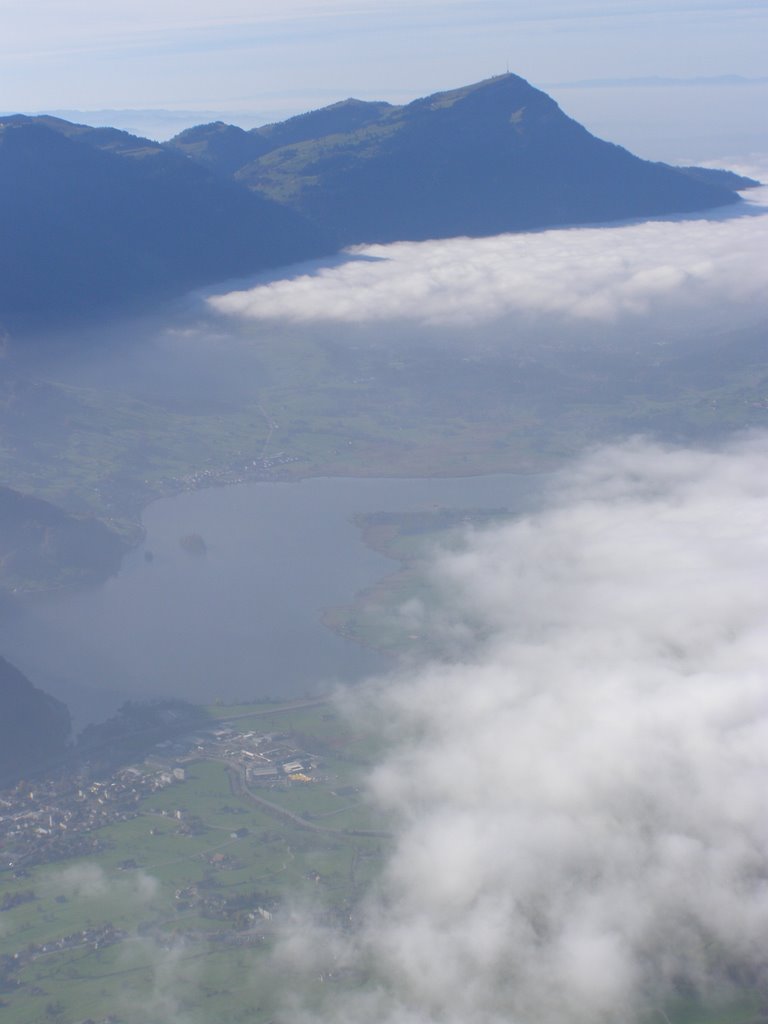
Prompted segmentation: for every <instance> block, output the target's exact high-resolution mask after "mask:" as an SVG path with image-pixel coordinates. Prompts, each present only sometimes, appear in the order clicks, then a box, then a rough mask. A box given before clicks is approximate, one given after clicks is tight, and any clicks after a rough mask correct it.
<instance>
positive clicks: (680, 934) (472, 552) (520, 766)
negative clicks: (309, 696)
mask: <svg viewBox="0 0 768 1024" xmlns="http://www.w3.org/2000/svg"><path fill="white" fill-rule="evenodd" d="M767 523H768V437H766V436H765V435H761V436H755V437H751V438H747V439H743V440H741V441H739V442H738V443H734V444H732V445H730V446H729V447H728V448H725V449H721V450H718V451H690V450H673V449H665V448H661V447H659V446H656V445H652V444H649V443H645V442H642V441H635V442H633V443H631V444H629V445H624V446H618V447H610V448H606V449H603V450H601V451H597V452H596V453H594V454H592V455H590V456H589V457H586V458H584V459H582V460H581V461H580V462H578V463H577V464H576V465H575V466H573V467H572V468H571V469H570V470H569V471H567V472H565V473H563V474H560V475H559V476H558V477H557V478H556V481H555V483H554V485H553V487H552V490H551V493H550V496H549V500H548V502H547V505H546V507H545V508H544V509H543V510H542V511H540V512H539V513H537V514H534V515H530V516H528V517H526V518H523V519H520V520H518V521H515V522H512V523H510V524H508V525H504V526H502V527H496V528H492V529H489V530H487V531H480V532H476V533H474V534H470V535H469V537H468V541H467V544H466V547H465V548H464V549H463V550H460V551H454V552H447V553H444V554H443V555H442V556H440V557H439V558H438V559H437V560H436V562H435V565H434V570H433V577H432V579H433V585H434V587H435V590H436V592H437V594H438V596H439V598H440V600H439V602H438V604H439V605H440V607H441V608H442V609H443V611H442V612H441V621H440V622H439V623H434V622H433V623H432V624H431V625H432V628H438V627H439V628H441V629H443V630H445V631H446V633H448V634H449V633H450V632H451V631H452V630H457V631H460V632H461V631H464V632H465V633H466V634H467V635H473V636H474V637H475V640H474V642H473V643H472V644H471V645H470V646H469V647H467V646H466V644H465V650H464V654H463V656H462V657H461V658H460V659H457V660H454V661H452V662H448V663H434V664H431V665H428V666H426V667H425V668H423V669H420V670H412V671H407V672H403V673H402V675H401V676H400V677H399V678H396V679H394V680H388V681H386V683H385V684H383V685H381V686H377V687H373V688H372V689H369V690H368V691H366V692H365V694H364V696H362V697H361V695H360V693H359V692H358V693H357V694H354V693H353V694H351V695H349V696H348V700H349V702H350V704H351V707H352V713H353V714H355V713H357V714H360V715H361V718H362V719H365V718H366V717H367V716H369V715H370V714H371V713H372V712H373V714H374V715H375V717H376V719H377V720H378V721H383V722H386V723H387V726H386V727H387V730H388V732H389V736H390V739H391V741H392V744H393V747H392V752H391V753H390V754H389V756H387V757H386V758H385V759H384V760H383V762H382V763H381V764H380V765H379V766H378V768H377V769H376V770H375V771H374V773H373V775H372V778H371V782H370V785H371V791H372V794H373V797H374V799H375V800H377V801H378V803H379V804H380V806H382V807H384V808H386V809H387V810H388V811H390V812H391V813H392V814H393V815H394V817H395V819H396V821H397V822H398V823H399V825H398V839H397V842H396V848H395V851H394V854H393V856H392V857H391V860H390V861H389V864H388V866H387V868H386V871H385V874H384V877H383V879H382V880H381V883H380V886H379V887H378V889H377V891H376V892H375V893H374V894H373V895H372V896H371V898H370V899H369V901H368V902H367V904H366V906H365V907H364V909H363V912H362V915H361V919H360V921H359V923H358V924H357V926H356V927H355V929H354V931H353V934H352V937H351V938H350V937H349V936H348V935H347V934H343V933H339V932H334V931H331V932H327V931H323V930H322V929H321V930H319V931H317V930H313V929H312V928H310V927H308V926H306V925H303V926H302V927H301V928H293V929H291V930H290V931H289V934H288V935H287V936H286V938H285V940H284V943H283V944H282V945H281V946H280V947H279V950H278V958H279V959H280V962H281V963H283V964H284V963H286V962H293V963H296V964H303V965H307V964H309V965H310V967H309V970H318V971H319V970H321V969H322V965H321V964H319V962H318V958H319V960H327V962H328V964H329V965H332V966H334V967H336V968H338V967H339V966H343V967H346V968H349V969H351V970H352V972H353V973H352V976H353V977H354V976H355V973H354V972H357V973H358V976H359V978H360V979H361V980H362V979H363V978H366V979H367V984H365V985H364V986H362V987H360V988H359V989H358V990H357V993H356V994H353V995H350V994H346V995H341V994H338V989H337V988H335V987H334V986H327V987H326V989H327V995H326V1004H325V1006H324V1008H323V1009H322V1010H321V1011H314V1010H313V1011H312V1012H310V1011H308V1010H306V1009H305V1008H302V1007H301V1006H293V1007H291V1015H292V1019H303V1020H317V1019H325V1020H333V1021H335V1022H337V1024H346V1022H349V1024H351V1022H353V1021H354V1022H359V1021H361V1020H376V1021H379V1022H381V1024H422V1022H426V1021H437V1020H439V1021H442V1022H445V1024H466V1021H469V1020H471V1021H476V1022H480V1024H484V1022H489V1024H490V1022H494V1024H496V1022H501V1021H504V1022H507V1024H508V1022H520V1024H562V1022H563V1021H570V1022H580V1021H584V1022H587V1021H589V1022H590V1024H595V1022H596V1021H600V1020H605V1021H608V1020H611V1021H615V1020H619V1019H621V1020H628V1019H630V1020H631V1019H639V1018H640V1017H641V1016H642V1017H643V1019H645V1020H652V1019H654V1018H655V1016H656V1015H658V1019H659V1020H660V1021H661V1020H662V1019H663V1014H664V1013H665V1012H667V1011H669V1012H672V1006H673V1005H674V1001H675V1000H676V999H677V998H680V997H684V996H685V997H687V996H690V995H691V993H694V992H695V993H696V994H697V995H698V996H699V997H700V998H702V999H704V1000H707V1001H710V1000H711V1001H717V1000H726V1001H727V1000H728V998H730V997H732V996H733V986H734V985H736V986H738V985H743V984H744V983H748V984H754V983H756V982H757V981H758V980H759V979H760V977H761V972H765V955H764V954H765V948H766V942H768V859H767V855H768V824H767V823H768V796H767V791H766V785H765V780H766V778H767V777H768V688H767V687H766V674H765V665H766V662H767V661H768V640H767V639H766V638H767V637H768V590H766V586H765V581H766V579H768V534H767V533H766V524H767ZM762 980H763V983H765V981H766V979H765V977H764V976H763V979H762Z"/></svg>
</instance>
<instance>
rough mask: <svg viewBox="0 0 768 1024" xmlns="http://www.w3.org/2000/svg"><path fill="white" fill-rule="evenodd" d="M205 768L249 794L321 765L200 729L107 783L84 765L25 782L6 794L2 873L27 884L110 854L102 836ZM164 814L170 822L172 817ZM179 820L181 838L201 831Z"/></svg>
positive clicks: (301, 777)
mask: <svg viewBox="0 0 768 1024" xmlns="http://www.w3.org/2000/svg"><path fill="white" fill-rule="evenodd" d="M204 760H209V761H211V760H212V761H218V762H222V763H224V764H225V765H226V766H227V767H228V768H229V769H230V771H231V772H232V773H233V775H234V774H235V773H236V774H237V776H238V777H239V779H240V780H241V782H240V785H245V786H247V787H250V786H257V787H260V788H274V787H285V786H287V785H291V784H307V783H311V782H312V781H314V780H315V779H316V778H317V776H316V769H317V766H318V758H317V757H316V756H315V755H312V754H310V753H308V752H306V751H304V750H299V749H297V748H296V746H295V745H294V744H293V742H292V740H291V736H290V734H287V733H256V732H254V731H248V732H245V733H240V732H238V731H237V730H236V729H235V728H232V727H231V726H226V725H218V726H217V725H213V726H211V727H210V728H204V729H198V730H196V731H195V732H194V733H192V734H190V735H188V736H183V737H177V738H175V739H173V740H164V741H162V742H160V743H158V744H157V745H156V746H155V747H154V749H153V750H152V752H151V753H150V754H149V755H148V756H147V757H146V758H145V759H144V760H143V761H142V762H141V763H137V764H133V765H129V766H126V767H121V768H118V769H117V770H116V771H114V772H113V773H112V774H111V775H109V776H108V777H106V778H90V777H89V774H90V773H89V770H88V766H87V765H85V766H82V767H81V768H80V769H79V770H78V772H77V774H76V775H75V776H74V777H73V776H69V775H67V774H61V775H58V776H52V777H50V778H40V779H35V780H34V781H32V782H27V781H22V782H19V783H18V784H17V785H16V786H15V787H13V788H12V789H7V790H3V791H0V870H3V869H5V870H9V871H11V872H12V873H13V875H14V877H15V878H24V877H25V873H26V872H27V871H28V869H29V868H31V867H32V866H34V865H38V864H46V863H51V862H54V861H58V860H63V859H67V858H72V857H80V856H85V855H88V854H92V853H94V852H97V851H98V850H100V849H102V847H103V844H102V842H101V841H100V839H99V836H98V831H99V830H100V829H102V828H104V827H105V826H107V825H110V824H113V823H115V822H119V821H126V820H128V819H129V818H134V817H137V816H138V815H141V814H148V813H150V812H149V811H147V809H146V807H142V806H141V805H142V803H143V801H144V800H145V798H146V797H148V796H150V795H151V794H152V793H156V792H158V791H160V790H164V789H166V788H167V787H169V786H173V785H178V784H179V783H183V782H184V780H185V778H186V773H187V770H188V766H189V765H190V764H191V763H194V762H196V761H204ZM158 813H162V815H163V816H164V817H166V816H168V811H167V810H165V809H163V811H162V812H158ZM174 817H175V819H176V820H177V822H178V825H177V830H178V832H179V834H181V835H184V834H185V833H187V834H188V833H190V832H192V831H194V829H195V827H196V825H197V823H196V822H195V819H194V816H191V815H189V814H188V813H187V812H186V811H184V810H183V809H182V808H181V807H179V808H178V809H177V810H175V811H174ZM3 909H6V908H4V907H0V910H3Z"/></svg>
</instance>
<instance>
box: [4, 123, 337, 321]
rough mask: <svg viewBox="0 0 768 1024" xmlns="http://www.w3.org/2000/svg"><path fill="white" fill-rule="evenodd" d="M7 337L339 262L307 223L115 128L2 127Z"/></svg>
mask: <svg viewBox="0 0 768 1024" xmlns="http://www.w3.org/2000/svg"><path fill="white" fill-rule="evenodd" d="M0 238H2V240H3V242H2V245H0V325H2V326H5V327H11V328H17V329H18V328H19V327H23V326H27V325H30V324H31V325H35V324H40V323H46V322H51V321H56V322H60V321H61V320H62V319H74V318H77V317H82V316H83V315H88V314H91V313H93V312H95V311H99V310H103V309H121V308H122V309H128V308H134V307H136V306H137V305H140V304H143V303H147V302H151V301H155V300H158V299H161V298H165V297H167V296H170V295H174V294H180V293H183V292H184V291H187V290H189V289H191V288H193V287H196V286H200V285H203V284H209V283H212V282H213V281H217V280H222V279H224V278H227V277H232V276H236V275H241V274H245V273H251V272H254V271H257V270H259V269H261V268H263V267H272V266H276V265H279V264H282V263H290V262H292V261H294V260H297V259H301V258H305V257H307V256H311V255H318V254H320V253H323V252H328V251H330V249H331V245H330V243H329V242H328V241H327V240H325V239H324V238H323V236H322V234H321V233H320V232H319V231H318V230H317V229H316V228H315V227H313V226H312V225H310V224H308V223H307V222H306V221H305V219H304V218H302V217H301V216H300V215H297V214H296V213H295V212H293V211H291V210H289V209H286V208H285V207H283V206H280V205H278V204H276V203H274V202H273V201H271V200H270V199H268V198H265V197H261V196H259V195H257V194H255V193H252V192H249V191H247V190H246V189H244V188H242V187H241V186H239V185H238V184H236V183H235V182H233V181H225V180H223V179H222V178H221V177H220V176H217V175H215V174H213V173H211V172H210V171H208V170H206V169H205V168H204V167H201V166H200V165H199V164H197V163H195V162H194V161H192V160H188V159H186V158H185V157H184V156H183V155H182V154H181V153H179V152H174V151H172V150H169V149H166V148H163V147H162V146H159V145H157V144H156V143H152V142H150V141H148V140H146V139H138V138H136V137H134V136H131V135H129V134H128V133H127V132H120V131H117V130H116V129H111V128H99V129H92V128H88V127H87V126H83V125H71V124H70V123H69V122H67V121H61V120H60V119H57V118H49V117H38V118H30V117H22V116H16V117H11V118H4V119H1V120H0Z"/></svg>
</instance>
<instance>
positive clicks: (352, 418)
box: [0, 324, 768, 521]
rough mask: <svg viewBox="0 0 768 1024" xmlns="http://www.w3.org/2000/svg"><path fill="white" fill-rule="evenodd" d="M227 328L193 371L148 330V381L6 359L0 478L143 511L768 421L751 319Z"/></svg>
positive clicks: (103, 508)
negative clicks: (188, 496) (531, 336)
mask: <svg viewBox="0 0 768 1024" xmlns="http://www.w3.org/2000/svg"><path fill="white" fill-rule="evenodd" d="M139 329H140V328H139V327H137V330H139ZM228 330H229V331H230V334H229V335H228V337H227V340H226V341H224V342H219V341H217V342H216V344H217V345H220V351H219V349H218V348H214V354H213V355H211V356H209V357H208V358H209V362H208V363H204V364H203V365H202V366H199V365H198V366H197V369H196V374H197V376H194V375H192V376H189V375H188V371H187V370H186V369H185V365H186V364H185V362H184V358H183V355H182V354H181V353H179V354H177V355H176V356H175V357H174V358H175V359H176V360H177V363H176V364H171V365H170V367H169V364H168V361H167V359H165V361H164V359H163V357H161V356H160V355H157V354H154V355H153V350H152V349H151V348H147V349H146V350H145V349H144V348H142V345H141V343H139V344H138V348H137V360H139V361H141V360H143V361H144V362H145V363H146V364H147V369H146V370H145V373H144V376H143V377H141V378H140V379H139V380H134V379H133V378H131V376H130V375H127V376H125V377H123V376H122V375H121V374H120V373H119V372H118V370H116V369H113V370H111V371H104V372H103V373H102V376H101V383H100V385H99V386H95V385H94V386H90V387H83V386H80V385H78V384H75V383H73V382H72V381H70V380H68V379H64V378H63V377H62V375H61V374H57V373H56V371H55V370H51V371H50V372H47V373H45V375H44V376H40V377H29V376H19V377H18V378H16V377H14V376H13V373H12V372H10V373H9V374H7V378H6V380H5V381H4V383H3V385H2V386H1V387H0V436H1V437H2V441H1V442H0V478H2V479H4V480H6V481H7V482H8V483H9V484H10V485H11V486H13V487H15V488H16V489H18V490H21V491H25V492H28V493H31V494H34V495H36V496H39V497H44V498H47V499H49V500H51V501H54V502H55V503H58V504H60V505H62V507H64V508H66V509H67V510H70V511H78V512H79V511H90V512H94V513H96V514H97V515H99V516H102V517H104V518H107V519H110V520H126V519H127V520H131V521H135V520H136V519H137V517H138V515H139V513H140V510H141V508H142V507H143V506H144V505H145V504H146V503H147V502H148V501H150V500H152V499H153V498H155V497H157V496H160V495H165V494H171V493H176V492H178V491H180V490H184V489H187V488H192V487H199V486H208V485H211V484H212V483H216V482H232V481H237V480H241V479H290V478H296V477H301V476H307V475H367V476H390V475H400V476H434V475H440V476H462V475H476V474H483V473H494V472H534V471H544V470H547V469H551V468H552V467H554V466H556V465H558V464H559V463H560V462H562V461H563V460H564V459H566V458H568V457H570V456H572V455H574V454H575V453H578V452H579V451H581V450H582V449H583V448H584V447H585V446H586V445H589V444H593V443H595V442H599V441H603V440H615V439H617V438H620V437H625V436H627V435H631V434H636V433H651V434H655V435H659V436H662V437H665V438H669V439H672V440H681V441H689V440H694V441H695V440H701V439H708V438H711V437H715V436H719V435H722V434H724V433H727V432H729V431H732V430H737V429H743V428H746V427H755V426H763V425H765V423H766V422H767V421H768V372H766V370H765V367H764V365H763V360H762V348H761V345H762V342H761V339H760V337H759V335H757V334H756V335H755V337H754V338H753V337H752V335H749V334H748V335H747V336H746V337H745V338H743V337H741V336H739V337H737V338H735V339H732V338H729V337H723V338H719V337H715V338H712V339H705V340H703V341H702V342H701V344H700V345H699V346H698V347H696V346H693V345H692V343H690V342H684V343H676V344H673V343H671V342H666V343H665V344H656V343H655V342H654V344H653V345H651V344H650V342H649V344H648V346H647V350H646V349H644V348H643V347H642V346H638V347H637V348H635V349H632V348H622V347H621V346H620V345H617V344H614V343H613V341H612V340H611V339H610V338H607V339H606V338H601V339H596V340H595V341H594V342H591V343H590V344H583V345H582V347H581V349H579V348H578V347H577V349H576V350H575V351H570V350H568V351H564V350H561V348H560V347H559V345H558V343H557V341H556V340H553V339H547V341H546V343H545V344H542V343H538V344H537V345H536V347H535V348H532V347H531V342H530V341H528V342H525V341H520V340H519V339H517V338H515V337H514V336H511V337H509V338H507V339H505V340H504V341H503V342H499V343H497V344H496V347H494V348H492V347H490V346H486V347H481V348H479V349H478V350H477V351H474V352H473V354H472V357H471V358H468V357H466V356H464V355H463V354H462V353H463V349H459V350H455V349H454V348H452V347H451V346H450V345H449V346H447V347H446V348H445V349H444V350H438V349H434V348H432V347H431V346H430V345H421V346H420V345H409V344H408V339H407V338H399V339H396V340H394V341H393V342H392V343H391V344H390V343H389V342H388V343H386V344H384V343H381V342H378V341H369V340H367V339H365V340H364V341H363V342H362V343H357V342H356V339H355V338H350V337H347V336H346V335H344V334H343V333H342V334H340V335H339V337H338V338H334V337H332V336H328V335H324V334H321V335H319V336H317V337H310V336H309V335H307V334H303V333H302V332H300V331H296V332H284V331H278V330H274V331H273V330H270V329H265V328H263V327H260V326H253V325H248V324H243V325H236V326H229V327H228ZM726 351H727V353H728V360H727V362H724V360H723V356H722V353H723V352H726ZM153 360H154V362H153ZM155 364H156V365H155ZM26 372H28V371H26ZM209 376H211V377H212V378H214V383H215V385H216V386H215V387H213V388H208V387H207V386H206V381H207V378H208V377H209ZM155 377H156V378H157V379H156V381H155V380H154V378H155ZM147 378H149V379H150V381H153V383H152V384H151V386H150V385H148V384H147ZM216 378H220V379H216ZM274 457H277V458H278V461H277V462H276V463H275V464H271V463H269V460H270V459H272V458H274ZM281 457H284V458H285V459H287V461H285V460H283V461H280V458H281ZM265 459H266V460H267V462H268V465H267V466H266V467H265V466H264V465H263V462H264V460H265ZM254 464H255V465H254Z"/></svg>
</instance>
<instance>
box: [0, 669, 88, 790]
mask: <svg viewBox="0 0 768 1024" xmlns="http://www.w3.org/2000/svg"><path fill="white" fill-rule="evenodd" d="M71 727H72V726H71V721H70V717H69V711H68V710H67V707H66V705H64V704H62V703H61V701H59V700H56V698H55V697H51V696H50V695H49V694H47V693H44V692H43V691H42V690H38V689H37V687H36V686H33V685H32V683H30V681H29V680H28V679H27V677H26V676H24V675H22V673H21V672H20V671H19V670H18V669H17V668H15V667H14V666H13V665H11V664H10V663H9V662H7V661H6V660H5V658H0V786H8V785H12V784H13V783H15V782H16V781H18V779H19V778H21V777H22V776H24V775H26V774H27V773H29V774H34V773H35V772H37V771H39V770H41V769H43V768H45V767H47V766H48V765H50V764H53V763H55V762H56V761H57V760H58V759H59V758H61V757H63V756H64V754H65V753H66V751H67V743H68V740H69V734H70V731H71Z"/></svg>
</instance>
